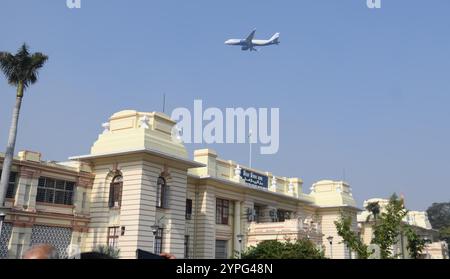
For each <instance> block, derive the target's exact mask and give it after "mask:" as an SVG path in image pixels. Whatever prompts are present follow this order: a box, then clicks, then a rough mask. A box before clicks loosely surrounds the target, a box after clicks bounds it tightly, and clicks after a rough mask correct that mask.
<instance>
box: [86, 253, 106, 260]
mask: <svg viewBox="0 0 450 279" xmlns="http://www.w3.org/2000/svg"><path fill="white" fill-rule="evenodd" d="M80 259H82V260H112V259H114V258H113V257H111V256H109V255H106V254H103V253H100V252H86V253H81V254H80Z"/></svg>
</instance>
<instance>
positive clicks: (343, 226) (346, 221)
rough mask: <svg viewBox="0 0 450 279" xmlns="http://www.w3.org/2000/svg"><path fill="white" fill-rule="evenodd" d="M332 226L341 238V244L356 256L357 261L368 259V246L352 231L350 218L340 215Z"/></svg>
mask: <svg viewBox="0 0 450 279" xmlns="http://www.w3.org/2000/svg"><path fill="white" fill-rule="evenodd" d="M334 225H335V226H336V230H337V233H338V235H339V236H340V237H342V239H343V242H344V243H345V244H346V245H347V247H349V248H350V249H351V250H352V251H355V252H356V253H357V254H358V258H359V259H368V258H369V256H370V255H371V254H372V253H371V252H369V251H368V245H365V244H364V243H363V241H362V239H361V238H360V237H359V235H357V234H356V233H355V232H354V231H353V230H352V217H350V216H345V215H344V214H343V213H341V219H340V220H339V221H335V222H334Z"/></svg>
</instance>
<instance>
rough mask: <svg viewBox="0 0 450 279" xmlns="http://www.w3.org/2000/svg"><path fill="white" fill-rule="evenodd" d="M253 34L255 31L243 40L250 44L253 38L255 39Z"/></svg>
mask: <svg viewBox="0 0 450 279" xmlns="http://www.w3.org/2000/svg"><path fill="white" fill-rule="evenodd" d="M255 32H256V29H253V31H252V33H250V35H248V37H247V39H245V40H246V41H247V42H251V41H252V40H253V38H254V37H255Z"/></svg>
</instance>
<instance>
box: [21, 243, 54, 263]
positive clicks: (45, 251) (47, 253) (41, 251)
mask: <svg viewBox="0 0 450 279" xmlns="http://www.w3.org/2000/svg"><path fill="white" fill-rule="evenodd" d="M23 258H24V259H27V260H52V259H58V258H59V255H58V251H57V250H56V249H55V247H53V246H51V245H49V244H39V245H35V246H33V247H31V248H30V249H28V250H27V251H26V252H25V253H24V254H23Z"/></svg>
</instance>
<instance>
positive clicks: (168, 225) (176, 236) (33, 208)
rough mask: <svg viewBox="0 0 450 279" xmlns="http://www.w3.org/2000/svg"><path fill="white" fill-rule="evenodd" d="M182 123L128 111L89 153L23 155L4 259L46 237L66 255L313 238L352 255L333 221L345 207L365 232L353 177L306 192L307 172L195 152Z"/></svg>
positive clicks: (206, 249) (207, 255) (224, 254)
mask: <svg viewBox="0 0 450 279" xmlns="http://www.w3.org/2000/svg"><path fill="white" fill-rule="evenodd" d="M175 124H176V123H175V122H173V121H172V120H171V119H170V118H169V117H168V116H166V115H164V114H161V113H155V112H153V113H143V112H137V111H133V110H126V111H121V112H118V113H116V114H114V115H113V116H111V118H110V119H109V121H108V122H107V123H104V124H103V127H104V131H103V133H102V134H100V135H99V136H98V139H97V141H96V142H95V143H94V144H93V145H92V147H91V150H90V152H89V154H87V155H81V156H74V157H71V158H70V161H69V162H63V163H51V162H43V161H42V160H41V158H40V154H39V153H35V152H21V153H19V156H18V157H17V158H16V159H15V160H14V166H13V171H14V172H15V173H16V175H13V176H12V179H11V184H10V188H11V189H10V190H9V191H8V193H9V194H8V199H7V203H6V206H7V207H8V208H9V212H8V214H7V216H6V220H5V226H4V229H3V231H2V235H1V238H0V258H7V257H8V258H15V257H20V255H21V253H22V252H23V251H24V249H26V248H28V247H29V246H30V245H33V244H37V243H42V242H47V243H51V244H53V245H54V246H56V247H57V248H58V250H59V251H60V252H61V253H62V254H64V253H65V250H66V248H67V247H69V246H70V245H77V246H79V247H81V250H82V251H91V250H93V249H95V248H96V247H97V246H99V245H110V246H113V247H116V248H118V249H120V256H121V258H135V257H136V249H142V250H146V251H149V252H156V253H159V252H168V253H171V254H174V255H175V256H176V257H177V258H195V259H211V258H230V257H234V256H239V253H240V251H242V250H244V249H245V248H247V247H249V246H251V245H256V244H257V243H258V242H260V241H262V240H268V239H278V240H286V239H297V238H309V239H311V240H312V241H314V242H315V243H316V244H317V246H318V247H320V248H321V249H324V250H325V255H326V256H327V257H333V258H351V255H350V253H349V251H348V249H347V248H346V247H345V245H344V244H342V243H340V242H341V239H340V237H339V236H338V235H337V232H336V229H335V226H334V221H336V220H338V219H339V218H340V214H341V212H344V213H345V214H349V215H350V216H353V219H354V220H355V222H354V229H355V230H357V223H356V214H357V212H358V208H357V207H356V202H355V200H354V199H353V196H352V193H351V188H350V186H349V185H348V184H346V183H344V182H338V181H330V180H324V181H319V182H317V183H315V184H313V185H312V187H311V188H310V193H309V194H306V193H305V192H304V191H303V190H304V189H303V182H302V180H301V179H300V178H297V177H283V176H278V175H275V174H273V173H270V172H265V171H261V170H256V169H251V168H249V167H246V166H243V165H240V164H238V163H237V162H234V161H231V160H227V159H223V158H220V157H219V156H218V154H217V153H216V152H215V151H213V150H211V149H203V150H197V151H195V152H194V154H193V158H192V159H191V158H189V154H188V152H187V151H186V148H185V146H184V145H183V143H182V142H181V141H180V140H179V139H178V138H177V136H176V134H175V133H173V130H174V126H175ZM2 161H3V159H2V157H1V156H0V164H1V162H2ZM330 236H332V237H333V243H332V245H330V244H329V242H328V240H327V238H329V237H330Z"/></svg>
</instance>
